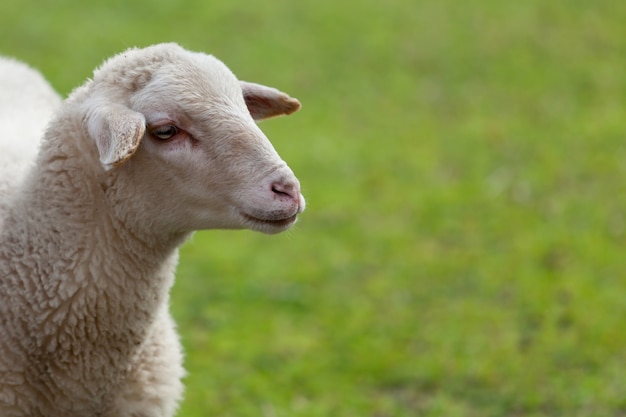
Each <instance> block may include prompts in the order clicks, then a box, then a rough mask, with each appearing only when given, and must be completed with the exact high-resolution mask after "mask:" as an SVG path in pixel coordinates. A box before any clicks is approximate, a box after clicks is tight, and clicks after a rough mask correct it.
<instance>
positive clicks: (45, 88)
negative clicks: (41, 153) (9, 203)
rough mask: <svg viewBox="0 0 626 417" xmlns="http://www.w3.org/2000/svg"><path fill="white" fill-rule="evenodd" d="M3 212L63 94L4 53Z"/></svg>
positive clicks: (0, 107) (0, 79) (0, 78)
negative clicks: (11, 191)
mask: <svg viewBox="0 0 626 417" xmlns="http://www.w3.org/2000/svg"><path fill="white" fill-rule="evenodd" d="M0 91H1V92H2V100H0V126H1V127H2V136H3V138H4V139H3V140H2V141H0V172H2V173H3V174H4V175H2V176H1V177H0V216H1V214H2V209H3V206H4V205H5V204H6V195H7V194H8V193H9V192H10V190H11V189H13V188H14V187H16V186H17V185H18V181H19V179H21V178H23V176H24V174H25V173H26V171H27V170H28V168H29V167H30V165H31V164H32V162H33V160H34V158H35V155H36V154H37V148H38V146H39V141H40V140H41V137H42V136H43V132H44V129H45V127H46V125H47V123H48V121H49V120H50V118H51V117H52V113H53V112H54V111H55V110H56V109H57V108H58V107H59V105H60V104H61V98H60V97H59V95H58V94H57V93H56V92H55V91H54V90H53V89H52V87H50V85H49V84H48V82H47V81H46V80H45V79H44V78H43V77H42V76H41V74H39V73H38V72H37V71H35V70H33V69H32V68H30V67H28V66H27V65H25V64H23V63H21V62H18V61H16V60H13V59H10V58H3V57H0Z"/></svg>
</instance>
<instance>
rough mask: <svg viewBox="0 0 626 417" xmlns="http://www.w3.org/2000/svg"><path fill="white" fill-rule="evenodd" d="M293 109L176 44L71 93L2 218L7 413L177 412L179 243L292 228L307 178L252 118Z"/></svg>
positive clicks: (125, 56) (110, 65) (138, 53)
mask: <svg viewBox="0 0 626 417" xmlns="http://www.w3.org/2000/svg"><path fill="white" fill-rule="evenodd" d="M251 87H252V88H251ZM259 89H260V92H259ZM249 94H252V95H253V97H249ZM255 106H262V109H257V108H256V107H255ZM298 107H299V103H297V101H296V100H294V99H291V98H289V97H288V96H286V95H285V94H284V93H281V92H279V91H277V90H273V89H269V88H267V87H263V86H258V85H256V84H246V83H241V82H239V81H238V80H237V79H236V78H235V77H234V75H233V74H232V73H231V72H230V71H229V70H228V69H227V68H226V67H225V66H224V65H223V64H222V63H221V62H220V61H218V60H217V59H215V58H213V57H211V56H209V55H205V54H199V53H192V52H189V51H186V50H184V49H182V48H180V47H179V46H177V45H175V44H164V45H157V46H153V47H149V48H145V49H139V50H138V49H131V50H129V51H126V52H125V53H122V54H120V55H118V56H116V57H114V58H111V59H110V60H109V61H107V62H105V64H103V66H102V67H101V68H100V69H99V70H97V71H96V72H95V73H94V78H93V80H90V81H88V82H87V83H86V84H85V85H84V86H82V87H79V88H78V89H76V90H75V91H74V92H73V93H72V94H71V96H70V97H69V98H68V99H67V100H66V101H65V102H64V103H63V105H62V106H61V107H60V109H59V110H58V111H57V112H56V114H55V116H54V117H53V119H52V122H51V123H50V125H49V127H48V129H47V130H46V134H45V137H44V140H43V141H42V143H41V146H40V150H39V153H38V156H37V158H36V163H35V164H34V166H33V168H32V169H31V170H30V171H29V173H28V175H27V176H26V178H25V179H24V181H23V182H22V184H21V185H20V187H19V188H18V189H16V190H15V191H14V193H13V195H12V197H11V200H10V204H8V206H7V207H6V210H5V212H4V213H3V214H2V216H3V219H4V226H3V227H2V230H1V231H0V233H1V235H0V415H2V416H3V417H18V416H19V417H22V416H31V417H38V416H41V417H43V416H46V417H57V416H58V417H61V416H63V417H73V416H76V417H78V416H99V417H113V416H115V417H131V416H133V417H166V416H172V415H173V414H174V412H175V410H176V408H177V404H178V402H179V400H180V398H181V396H182V391H183V387H182V383H181V378H182V377H183V375H184V370H183V367H182V355H181V348H180V343H179V341H178V337H177V335H176V331H175V327H174V322H173V320H172V318H171V316H170V314H169V311H168V303H169V295H168V294H169V289H170V287H171V286H172V284H173V280H174V270H175V267H176V263H177V259H178V252H177V248H178V246H179V245H180V244H181V243H182V242H184V241H185V239H186V238H187V237H188V236H189V234H190V233H191V232H193V231H194V230H198V229H211V228H251V229H255V230H259V231H262V232H267V233H276V232H280V231H282V230H285V229H286V228H288V227H290V226H291V225H292V224H293V223H294V222H295V218H296V215H297V214H298V213H300V212H301V211H302V210H303V209H304V199H303V197H302V195H301V194H300V189H299V184H298V182H297V180H296V179H295V176H293V172H291V170H290V169H289V168H288V167H287V165H286V164H285V163H284V162H283V161H282V160H281V159H280V158H279V157H278V155H277V154H276V152H275V151H274V149H273V148H272V146H271V144H269V142H268V141H267V139H266V138H265V137H264V135H263V134H262V133H261V131H260V130H259V129H258V127H257V126H256V124H255V123H254V120H253V119H252V117H251V115H254V114H262V115H263V117H271V116H276V115H280V114H288V113H290V112H292V111H294V110H295V109H297V108H298ZM18 136H19V135H18ZM3 140H4V139H3Z"/></svg>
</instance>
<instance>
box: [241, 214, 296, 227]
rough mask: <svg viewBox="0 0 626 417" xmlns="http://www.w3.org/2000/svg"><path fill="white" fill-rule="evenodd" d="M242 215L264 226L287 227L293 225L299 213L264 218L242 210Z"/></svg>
mask: <svg viewBox="0 0 626 417" xmlns="http://www.w3.org/2000/svg"><path fill="white" fill-rule="evenodd" d="M241 216H242V217H243V218H244V219H246V220H249V221H251V222H254V223H255V224H257V225H262V226H270V227H273V228H285V227H289V226H291V225H292V224H293V223H295V222H296V220H297V219H298V213H296V214H294V215H292V216H289V217H284V218H278V219H276V218H274V219H263V218H260V217H256V216H253V215H251V214H248V213H244V212H241Z"/></svg>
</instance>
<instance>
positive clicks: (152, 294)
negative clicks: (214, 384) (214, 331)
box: [0, 123, 184, 397]
mask: <svg viewBox="0 0 626 417" xmlns="http://www.w3.org/2000/svg"><path fill="white" fill-rule="evenodd" d="M57 124H58V125H63V123H57ZM64 126H65V127H67V126H68V125H67V124H65V125H64ZM55 134H60V132H55V130H54V129H50V130H49V132H48V138H47V140H46V141H44V143H43V145H42V152H41V153H40V158H39V161H38V163H37V165H36V168H35V169H34V170H33V171H32V172H31V174H30V175H29V177H28V178H27V179H26V182H25V184H24V187H23V188H22V192H21V193H20V194H19V195H18V196H17V199H16V201H15V204H14V205H13V207H12V209H10V211H9V213H8V216H7V217H6V218H5V223H4V224H5V228H4V230H3V231H2V234H3V235H2V239H3V241H4V242H5V245H4V246H3V248H4V249H3V251H4V253H0V273H5V272H7V271H10V274H11V275H19V280H20V281H21V285H19V286H15V285H11V283H7V282H2V281H0V304H2V305H4V307H0V314H3V313H9V312H8V311H7V310H6V309H11V311H10V314H6V316H7V317H14V318H19V319H16V323H14V324H13V325H12V326H10V327H11V328H12V329H14V330H13V331H15V332H16V333H18V334H15V335H13V336H14V339H13V340H21V341H22V343H23V346H22V349H23V351H24V352H25V353H26V355H27V357H28V358H29V360H30V361H29V362H30V363H31V365H30V366H31V370H30V371H29V372H30V375H31V377H32V378H34V379H37V380H41V384H42V385H46V386H53V385H54V384H53V383H50V382H46V380H47V381H53V380H55V381H58V380H59V378H63V377H64V376H65V377H68V378H70V376H71V375H72V374H75V372H83V373H84V372H90V373H92V374H93V375H91V376H90V377H89V378H86V379H85V380H88V381H93V386H91V387H83V389H84V390H85V396H87V397H89V396H94V395H96V396H101V395H104V394H103V392H106V391H107V390H110V389H111V388H106V387H103V384H104V383H105V382H106V383H108V384H109V385H111V381H114V380H116V379H119V380H121V378H122V377H123V375H124V372H126V371H127V370H128V367H129V364H130V363H131V362H132V359H133V357H134V356H135V355H136V354H137V353H138V352H139V350H140V349H141V343H142V342H143V341H145V340H146V339H147V338H148V335H149V334H150V331H151V328H152V326H153V324H154V322H155V320H156V319H157V318H158V315H159V314H160V310H161V309H163V308H164V306H167V298H168V292H169V289H170V287H171V285H172V283H173V282H172V281H173V270H174V268H175V265H176V262H177V250H176V248H177V246H178V245H179V244H180V243H181V242H182V239H184V236H169V237H164V236H157V235H155V236H152V237H151V238H150V239H149V243H148V240H147V238H146V237H145V236H138V235H137V234H136V233H133V232H132V231H131V230H130V229H129V228H127V227H125V225H124V224H123V223H122V222H121V221H120V220H119V219H118V218H116V217H115V216H114V215H113V213H112V210H110V208H109V207H107V201H106V198H105V195H104V191H103V189H102V188H101V187H100V185H99V184H98V181H97V173H91V172H85V169H84V167H83V166H82V165H81V164H82V163H84V162H80V161H79V162H77V158H72V154H73V153H74V152H84V151H85V150H84V149H80V148H81V147H82V146H83V145H79V144H77V143H78V142H76V143H71V146H70V145H68V143H70V142H68V141H64V142H60V141H59V142H57V143H55ZM63 135H65V136H66V137H67V130H65V131H64V132H63ZM44 159H45V160H44ZM96 163H97V162H96ZM7 225H10V226H8V227H7ZM3 271H4V272H3ZM2 297H7V299H8V298H10V299H12V302H11V303H10V304H9V303H4V302H2ZM85 362H89V363H92V364H93V366H91V367H89V368H88V369H82V365H81V364H82V363H85ZM32 364H35V365H34V366H33V365H32ZM47 378H49V379H47ZM98 381H103V384H100V385H99V383H98Z"/></svg>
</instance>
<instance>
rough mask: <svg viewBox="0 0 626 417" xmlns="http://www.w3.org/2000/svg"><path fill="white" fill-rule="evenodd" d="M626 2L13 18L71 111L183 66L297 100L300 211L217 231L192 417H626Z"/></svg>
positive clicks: (384, 3) (30, 57)
mask: <svg viewBox="0 0 626 417" xmlns="http://www.w3.org/2000/svg"><path fill="white" fill-rule="evenodd" d="M625 22H626V2H617V1H611V0H594V1H591V0H570V1H566V0H562V1H552V2H547V1H540V0H528V1H523V2H521V1H514V0H479V1H476V2H458V1H454V0H440V1H427V0H377V1H376V0H362V1H355V0H346V1H343V2H340V1H336V0H318V1H315V2H313V1H306V0H305V1H300V2H293V1H286V0H266V1H264V2H258V3H253V2H247V1H244V0H231V1H221V2H217V1H199V0H189V1H181V2H174V1H166V0H156V1H148V0H137V1H133V2H126V1H121V0H111V1H101V0H94V1H89V2H85V1H78V0H58V1H49V2H45V3H44V2H38V1H35V0H3V1H2V3H1V4H0V53H1V54H4V55H11V56H15V57H17V58H19V59H21V60H24V61H26V62H28V63H30V64H31V65H33V66H35V67H37V68H39V69H40V70H41V71H42V72H43V73H44V74H45V75H46V77H47V78H48V79H49V80H50V81H51V83H52V84H53V85H54V86H55V88H57V90H58V91H60V92H61V93H62V94H64V95H66V94H68V93H69V92H70V91H71V89H72V88H73V87H75V86H78V85H79V84H81V83H82V82H83V81H84V80H85V79H86V78H87V77H89V76H90V75H91V71H92V70H93V68H94V67H95V66H97V65H99V64H100V63H101V62H102V61H103V60H104V59H105V58H106V57H108V56H110V55H112V54H114V53H117V52H120V51H122V50H124V49H125V48H127V47H130V46H146V45H149V44H153V43H157V42H162V41H175V42H179V43H180V44H182V45H183V46H185V47H187V48H189V49H193V50H201V51H205V52H209V53H213V54H215V55H216V56H217V57H219V58H220V59H222V60H223V61H224V62H226V64H227V65H228V66H229V67H230V68H231V69H232V70H233V71H234V72H235V73H236V74H237V75H238V76H239V78H241V79H245V80H249V81H255V82H260V83H264V84H267V85H272V86H275V87H278V88H280V89H282V90H284V91H287V92H289V93H290V94H291V95H293V96H294V97H297V98H299V99H300V100H301V102H302V104H303V109H302V110H301V112H299V113H296V114H294V115H293V116H290V117H286V118H281V119H274V120H270V121H267V122H264V123H263V124H262V126H261V127H262V129H263V130H264V131H265V132H266V134H267V135H268V137H269V138H270V139H271V140H272V142H273V143H274V145H275V147H276V149H277V150H278V151H279V153H280V154H281V156H282V157H283V158H284V159H285V160H286V161H288V163H289V164H290V166H291V167H292V168H293V170H294V171H295V172H296V174H297V175H298V176H299V178H300V180H301V183H302V186H303V191H304V194H305V196H306V198H307V202H308V206H307V210H306V212H305V213H304V214H303V215H302V216H301V218H300V221H299V222H298V224H297V225H296V227H295V228H294V229H293V230H291V231H289V232H287V233H285V234H282V235H278V236H265V235H261V234H258V233H253V232H250V231H237V232H233V231H202V232H198V233H196V234H195V235H194V237H193V238H192V239H191V240H190V241H189V242H188V243H187V244H186V245H185V246H184V248H183V249H182V252H181V260H180V266H179V270H178V273H177V282H176V285H175V287H174V290H173V295H172V308H173V312H174V315H175V317H176V319H177V322H178V324H179V331H180V334H181V337H182V341H183V344H184V346H185V350H186V367H187V369H188V370H189V375H188V377H187V378H186V385H187V393H186V397H185V401H184V403H183V404H182V406H181V410H180V413H179V416H181V417H200V416H215V417H230V416H233V417H234V416H242V417H244V416H250V417H251V416H262V417H286V416H290V417H291V416H293V417H329V416H332V417H409V416H410V417H416V416H425V417H428V416H432V417H434V416H446V417H518V416H529V417H531V416H532V417H559V416H562V417H578V416H579V417H582V416H599V417H603V416H607V417H609V416H611V417H617V416H626V368H625V364H626V324H625V322H624V318H625V317H626V259H625V258H624V255H623V253H624V251H625V249H626V217H625V212H626V24H625Z"/></svg>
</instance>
